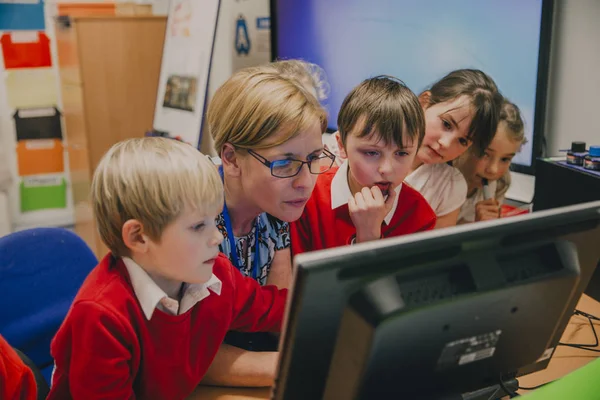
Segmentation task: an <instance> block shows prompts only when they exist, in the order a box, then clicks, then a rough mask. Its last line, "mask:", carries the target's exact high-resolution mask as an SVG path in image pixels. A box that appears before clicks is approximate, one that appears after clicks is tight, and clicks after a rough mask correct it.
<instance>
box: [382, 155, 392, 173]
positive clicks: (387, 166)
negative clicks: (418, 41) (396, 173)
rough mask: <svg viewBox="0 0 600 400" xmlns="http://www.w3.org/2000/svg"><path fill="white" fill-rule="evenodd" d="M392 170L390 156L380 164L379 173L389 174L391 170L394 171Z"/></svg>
mask: <svg viewBox="0 0 600 400" xmlns="http://www.w3.org/2000/svg"><path fill="white" fill-rule="evenodd" d="M392 170H393V168H392V161H391V160H389V159H388V158H385V159H383V161H382V162H381V164H379V173H380V174H381V175H386V174H389V173H390V172H392Z"/></svg>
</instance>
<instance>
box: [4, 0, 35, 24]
mask: <svg viewBox="0 0 600 400" xmlns="http://www.w3.org/2000/svg"><path fill="white" fill-rule="evenodd" d="M45 25H46V24H45V21H44V3H43V1H42V0H20V1H18V0H0V31H17V30H36V31H42V30H44V29H45Z"/></svg>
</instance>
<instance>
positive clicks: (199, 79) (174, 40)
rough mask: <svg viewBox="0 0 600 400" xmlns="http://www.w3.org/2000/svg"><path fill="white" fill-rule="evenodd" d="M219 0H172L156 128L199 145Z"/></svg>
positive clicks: (161, 71) (155, 114)
mask: <svg viewBox="0 0 600 400" xmlns="http://www.w3.org/2000/svg"><path fill="white" fill-rule="evenodd" d="M219 4H220V1H219V0H202V1H198V0H172V1H171V4H170V8H169V18H168V21H167V30H166V37H165V45H164V50H163V58H162V65H161V70H160V78H159V86H158V93H157V99H156V108H155V112H154V129H155V130H157V131H162V132H167V133H168V134H169V135H170V136H172V137H175V136H179V137H180V138H181V139H182V140H183V141H184V142H187V143H190V144H192V145H194V146H197V147H198V146H199V144H200V140H201V127H202V118H203V114H204V105H205V97H206V87H207V84H208V76H209V71H210V64H211V59H212V51H213V42H214V38H215V29H216V26H217V17H218V13H219Z"/></svg>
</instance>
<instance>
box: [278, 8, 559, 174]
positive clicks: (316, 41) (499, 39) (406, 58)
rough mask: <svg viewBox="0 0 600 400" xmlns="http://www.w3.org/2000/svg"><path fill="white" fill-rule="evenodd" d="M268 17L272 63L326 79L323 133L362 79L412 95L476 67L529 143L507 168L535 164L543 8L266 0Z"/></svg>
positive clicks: (545, 25)
mask: <svg viewBox="0 0 600 400" xmlns="http://www.w3.org/2000/svg"><path fill="white" fill-rule="evenodd" d="M271 8H272V9H271V15H272V35H273V45H272V49H273V57H274V58H283V59H285V58H301V59H305V60H308V61H310V62H313V63H316V64H318V65H320V66H321V67H322V68H323V69H324V70H325V72H326V75H327V76H328V80H329V84H330V87H331V91H330V94H329V98H328V100H327V101H326V104H325V105H326V107H327V109H328V112H329V129H330V130H332V131H335V130H336V129H337V115H338V111H339V108H340V106H341V104H342V101H343V99H344V97H345V96H346V95H347V94H348V93H349V92H350V90H351V89H352V88H353V87H354V86H356V85H357V84H358V83H360V82H361V81H362V80H364V79H365V78H368V77H370V76H375V75H380V74H387V75H393V76H396V77H398V78H400V79H402V80H403V81H404V82H405V83H406V84H407V85H408V86H409V87H410V88H411V89H412V90H413V91H414V92H415V93H416V94H419V93H421V92H422V91H423V90H426V89H427V88H429V87H430V86H431V85H432V84H433V83H434V82H435V81H436V80H438V79H440V78H442V77H443V76H444V75H446V74H447V73H448V72H450V71H452V70H454V69H459V68H477V69H481V70H483V71H484V72H486V73H487V74H489V75H490V76H491V77H492V78H493V79H494V80H495V81H496V83H497V84H498V86H499V88H500V90H501V91H502V93H503V94H504V95H505V96H506V97H507V98H508V99H510V100H511V101H513V102H514V103H515V104H517V105H518V106H519V108H520V109H521V111H522V114H523V117H524V120H525V133H526V137H527V143H526V144H525V145H524V146H523V149H522V151H521V152H520V153H519V154H518V155H517V156H516V157H515V159H514V162H513V165H515V166H519V165H520V166H523V167H525V170H524V171H522V172H532V171H529V168H530V167H531V166H532V162H533V160H534V159H535V157H537V156H539V155H541V153H540V149H541V148H540V146H541V140H540V137H541V136H542V135H543V133H542V132H543V130H542V129H543V127H542V123H543V105H544V102H545V97H546V96H545V87H546V80H547V68H548V53H549V51H548V49H549V37H550V24H551V2H550V1H544V0H495V1H480V0H460V1H447V0H423V1H414V0H410V1H409V0H398V1H387V0H369V1H367V0H351V1H348V0H271ZM518 169H519V168H517V170H518Z"/></svg>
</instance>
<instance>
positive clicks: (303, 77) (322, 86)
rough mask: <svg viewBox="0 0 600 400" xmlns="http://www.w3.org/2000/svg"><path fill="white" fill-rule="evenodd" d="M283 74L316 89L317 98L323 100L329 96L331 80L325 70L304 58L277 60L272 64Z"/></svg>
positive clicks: (313, 89) (310, 88) (312, 89)
mask: <svg viewBox="0 0 600 400" xmlns="http://www.w3.org/2000/svg"><path fill="white" fill-rule="evenodd" d="M270 65H271V66H273V68H275V69H277V70H278V71H279V72H280V73H281V74H282V75H283V76H285V77H290V78H295V79H297V80H298V81H300V83H302V84H303V85H304V86H305V87H306V88H308V89H309V90H310V91H314V94H315V96H316V97H317V100H319V101H320V102H323V101H325V100H326V99H327V97H328V96H329V90H330V87H329V82H328V81H327V74H325V70H324V69H323V68H321V67H320V66H318V65H317V64H313V63H310V62H307V61H304V60H299V59H289V60H277V61H274V62H272V63H271V64H270Z"/></svg>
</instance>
